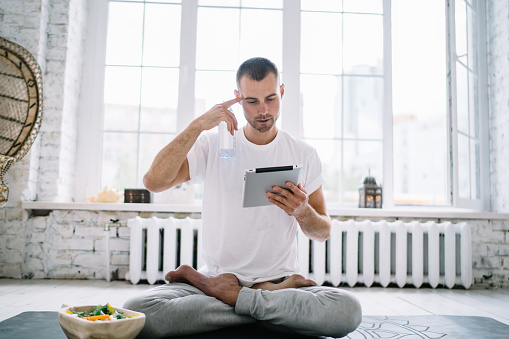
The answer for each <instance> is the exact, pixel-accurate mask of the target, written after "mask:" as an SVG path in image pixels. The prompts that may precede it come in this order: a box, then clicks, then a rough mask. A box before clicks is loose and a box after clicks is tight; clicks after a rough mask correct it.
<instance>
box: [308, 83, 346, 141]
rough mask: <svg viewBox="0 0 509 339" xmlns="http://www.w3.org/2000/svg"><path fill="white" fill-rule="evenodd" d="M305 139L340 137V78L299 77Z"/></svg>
mask: <svg viewBox="0 0 509 339" xmlns="http://www.w3.org/2000/svg"><path fill="white" fill-rule="evenodd" d="M300 79H301V84H300V85H301V97H302V111H303V119H304V121H303V126H304V137H305V138H331V139H332V138H340V137H341V77H340V76H333V75H301V78H300Z"/></svg>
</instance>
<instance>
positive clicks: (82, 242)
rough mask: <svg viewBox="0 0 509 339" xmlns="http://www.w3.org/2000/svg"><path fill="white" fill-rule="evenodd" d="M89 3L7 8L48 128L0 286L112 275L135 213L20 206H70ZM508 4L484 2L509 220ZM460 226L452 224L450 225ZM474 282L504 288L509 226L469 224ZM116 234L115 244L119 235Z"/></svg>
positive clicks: (22, 172)
mask: <svg viewBox="0 0 509 339" xmlns="http://www.w3.org/2000/svg"><path fill="white" fill-rule="evenodd" d="M86 6H87V1H82V0H1V2H0V32H1V35H2V36H3V37H5V38H7V39H9V40H12V41H14V42H16V43H18V44H20V45H22V46H24V47H25V48H27V49H28V50H29V51H30V52H31V53H32V54H34V56H35V57H36V58H37V60H38V62H39V64H40V65H41V69H42V70H43V74H44V77H43V82H44V119H43V123H42V128H41V132H40V135H39V137H38V138H37V140H36V142H35V144H34V145H33V146H32V149H31V151H30V152H29V154H27V155H26V156H25V157H24V159H23V160H22V161H20V162H19V163H16V164H15V165H14V166H13V167H12V168H11V170H10V171H9V173H8V175H7V177H6V182H7V183H8V184H9V187H10V192H11V199H10V202H9V205H8V207H7V208H3V209H0V277H14V278H21V277H26V278H87V279H102V278H104V277H105V276H106V272H105V267H106V266H105V263H102V262H101V260H100V258H102V257H103V256H104V254H105V243H104V238H103V235H104V234H103V231H102V228H103V225H104V224H105V223H106V222H108V220H109V219H110V218H119V219H121V220H126V219H127V218H129V217H133V216H135V215H137V213H111V212H83V211H54V212H52V213H51V214H49V215H48V216H39V217H32V216H30V215H29V214H28V213H27V211H24V210H22V209H20V208H19V207H18V205H19V202H20V201H21V200H36V199H38V200H46V201H72V197H73V184H74V180H75V179H76V178H75V177H74V172H75V168H74V166H75V158H74V157H75V154H76V136H77V122H76V121H77V114H78V111H79V110H78V105H79V95H80V83H81V72H82V67H81V66H82V63H83V60H82V55H83V54H84V53H82V52H83V46H84V44H83V38H84V35H85V32H86V27H85V26H86V19H87V17H86V10H87V7H86ZM508 19H509V2H508V1H507V0H493V1H488V8H487V20H488V27H487V28H488V37H487V40H488V45H489V55H488V70H489V75H488V81H489V110H490V126H491V128H490V150H491V155H490V156H491V184H492V206H493V208H494V210H495V211H496V212H505V213H508V212H509V176H507V173H508V172H509V138H508V135H507V133H508V132H507V131H509V114H508V112H509V98H508V95H509V62H508V61H509V60H508V56H509V52H508V41H509V38H508V34H509V20H508ZM453 222H455V220H453ZM470 222H471V223H472V224H473V225H474V227H473V230H474V231H473V234H472V236H473V248H474V256H473V262H474V277H475V280H476V283H482V284H490V285H491V284H492V285H496V286H507V284H508V278H509V259H507V258H508V256H509V253H508V251H509V250H508V246H509V244H508V242H509V235H508V234H507V233H508V232H509V220H506V221H470ZM117 234H118V235H117ZM110 236H111V242H110V248H111V250H112V253H111V257H110V258H109V259H110V263H111V265H112V266H111V268H112V272H113V277H114V278H124V276H125V272H126V271H127V264H128V239H129V232H128V230H126V229H120V230H118V233H117V230H111V231H110Z"/></svg>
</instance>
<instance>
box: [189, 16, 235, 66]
mask: <svg viewBox="0 0 509 339" xmlns="http://www.w3.org/2000/svg"><path fill="white" fill-rule="evenodd" d="M239 14H240V10H238V9H229V8H198V28H197V30H198V32H197V45H196V50H197V52H196V67H197V68H198V69H210V70H236V69H237V67H238V66H239V65H238V59H239Z"/></svg>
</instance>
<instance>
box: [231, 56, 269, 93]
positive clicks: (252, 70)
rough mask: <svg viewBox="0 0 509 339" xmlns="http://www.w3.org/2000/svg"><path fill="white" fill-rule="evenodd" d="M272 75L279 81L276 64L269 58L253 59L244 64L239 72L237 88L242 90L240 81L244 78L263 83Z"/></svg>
mask: <svg viewBox="0 0 509 339" xmlns="http://www.w3.org/2000/svg"><path fill="white" fill-rule="evenodd" d="M269 73H272V74H274V75H275V76H276V79H278V80H279V71H278V69H277V66H276V64H275V63H273V62H272V61H270V60H269V59H267V58H261V57H256V58H251V59H248V60H246V61H244V62H243V63H242V65H240V66H239V69H238V70H237V88H238V89H240V79H241V78H242V77H243V76H247V77H248V78H250V79H252V80H254V81H262V80H263V79H265V77H266V76H267V75H268V74H269Z"/></svg>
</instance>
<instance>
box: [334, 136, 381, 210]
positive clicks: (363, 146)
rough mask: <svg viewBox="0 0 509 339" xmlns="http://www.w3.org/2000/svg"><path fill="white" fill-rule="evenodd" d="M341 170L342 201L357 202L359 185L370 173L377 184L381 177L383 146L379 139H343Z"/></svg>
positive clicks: (348, 203) (350, 203)
mask: <svg viewBox="0 0 509 339" xmlns="http://www.w3.org/2000/svg"><path fill="white" fill-rule="evenodd" d="M343 154H344V171H343V201H344V202H345V203H346V204H347V205H352V206H353V205H357V204H358V203H359V185H360V184H362V183H363V180H364V177H366V176H367V175H368V173H371V176H373V177H375V179H376V182H377V184H378V185H380V184H382V178H383V159H382V158H383V146H382V142H380V141H345V142H344V149H343Z"/></svg>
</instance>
